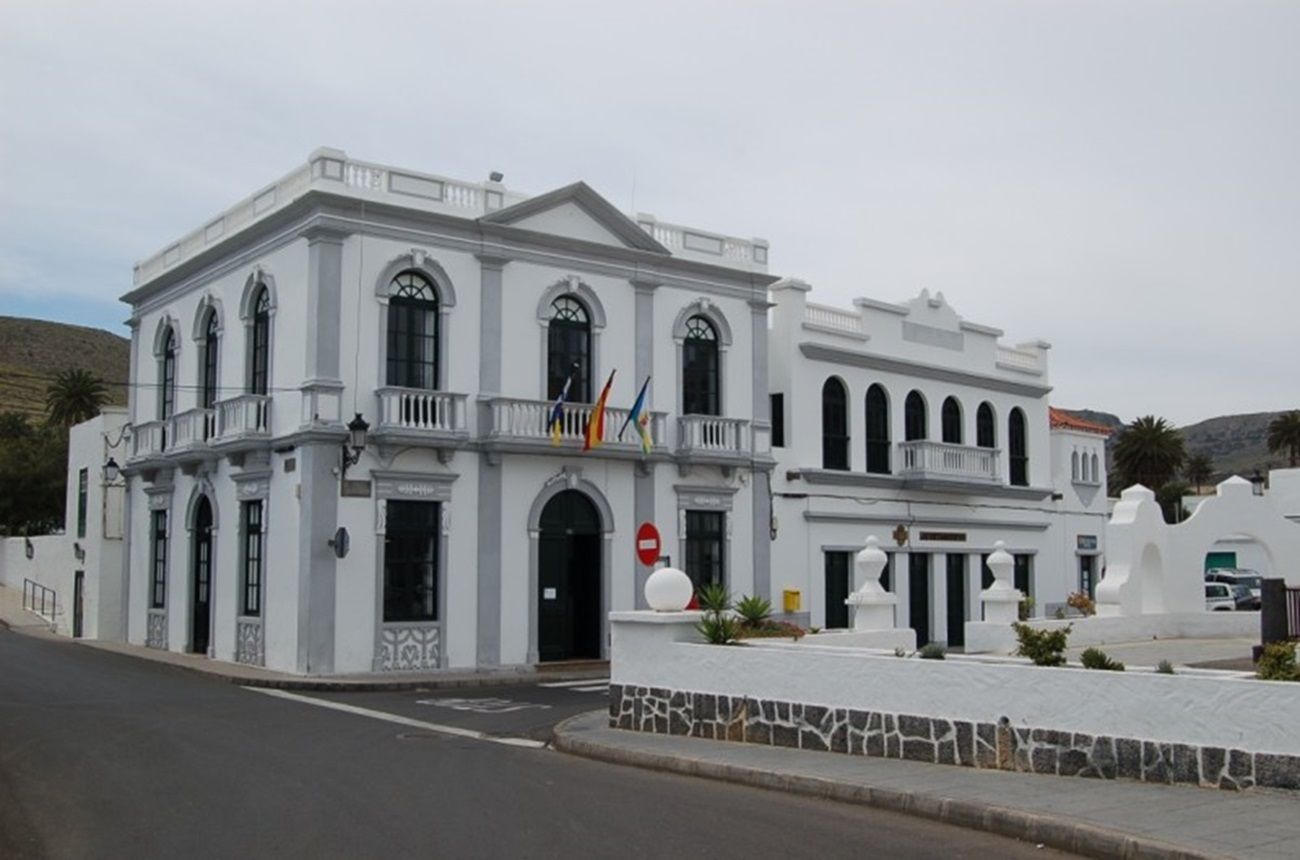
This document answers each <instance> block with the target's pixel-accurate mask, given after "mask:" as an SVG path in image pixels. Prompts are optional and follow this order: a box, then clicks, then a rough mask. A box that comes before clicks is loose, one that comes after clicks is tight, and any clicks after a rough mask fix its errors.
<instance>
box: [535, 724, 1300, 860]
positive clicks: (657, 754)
mask: <svg viewBox="0 0 1300 860" xmlns="http://www.w3.org/2000/svg"><path fill="white" fill-rule="evenodd" d="M555 733H556V734H555V737H556V739H555V743H556V747H557V748H559V749H561V750H563V751H566V752H572V753H576V754H579V755H586V756H589V757H592V758H599V759H603V760H606V761H614V762H618V763H622V764H632V765H638V766H642V767H649V768H652V769H657V770H667V771H672V772H677V773H689V774H693V775H696V776H706V777H712V778H715V779H722V780H726V781H729V782H739V783H744V784H749V785H758V786H762V787H765V788H776V789H783V790H786V791H791V792H794V793H799V794H812V795H816V796H820V797H830V798H834V799H837V800H846V801H850V802H857V803H865V804H867V805H871V806H880V807H884V808H888V809H894V810H898V811H905V812H909V813H911V814H915V815H922V816H925V817H928V818H934V819H938V820H940V821H945V822H948V823H954V824H961V825H963V826H966V827H972V828H975V829H980V830H988V831H991V832H995V833H1001V834H1003V835H1007V836H1015V837H1017V838H1023V839H1027V840H1031V841H1034V842H1039V843H1045V844H1047V845H1050V846H1052V847H1056V848H1062V849H1065V850H1069V851H1074V852H1076V853H1079V854H1084V855H1088V856H1093V857H1119V856H1123V857H1133V856H1142V857H1240V858H1251V860H1282V858H1290V860H1294V858H1296V857H1297V856H1300V798H1298V797H1296V796H1295V794H1292V793H1290V792H1269V791H1265V790H1254V791H1249V792H1242V793H1234V792H1227V791H1217V790H1213V789H1202V788H1193V787H1189V786H1153V785H1145V784H1142V783H1134V782H1117V781H1116V782H1111V781H1107V782H1103V781H1100V780H1092V779H1070V778H1064V777H1052V776H1040V775H1037V774H1021V773H1007V772H1003V771H990V770H974V769H970V768H962V767H953V766H948V765H932V764H922V763H919V762H911V761H901V760H893V759H877V758H859V757H852V756H845V755H834V754H831V753H820V752H806V751H800V750H791V749H784V748H781V747H763V746H756V745H753V744H740V743H728V742H725V741H709V740H702V739H698V738H686V737H678V736H669V735H653V734H645V733H640V732H629V731H623V730H619V729H611V728H609V725H608V716H607V715H606V714H605V713H603V712H596V713H591V714H584V715H582V716H579V717H575V718H573V719H571V720H568V721H566V722H564V723H561V724H560V725H559V726H557V727H556V729H555Z"/></svg>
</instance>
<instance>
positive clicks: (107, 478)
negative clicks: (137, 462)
mask: <svg viewBox="0 0 1300 860" xmlns="http://www.w3.org/2000/svg"><path fill="white" fill-rule="evenodd" d="M121 474H122V467H121V466H119V465H117V460H116V459H115V458H113V457H109V458H108V462H107V463H105V464H104V483H105V484H113V483H116V482H117V478H118V476H119V475H121Z"/></svg>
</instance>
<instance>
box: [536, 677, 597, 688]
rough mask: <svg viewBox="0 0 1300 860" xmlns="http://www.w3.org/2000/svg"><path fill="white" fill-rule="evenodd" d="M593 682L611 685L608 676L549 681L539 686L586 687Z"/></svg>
mask: <svg viewBox="0 0 1300 860" xmlns="http://www.w3.org/2000/svg"><path fill="white" fill-rule="evenodd" d="M591 684H604V685H605V686H609V679H608V678H586V679H585V680H582V681H548V682H547V683H545V684H538V685H537V686H539V687H586V686H589V685H591Z"/></svg>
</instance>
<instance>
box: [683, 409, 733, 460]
mask: <svg viewBox="0 0 1300 860" xmlns="http://www.w3.org/2000/svg"><path fill="white" fill-rule="evenodd" d="M677 447H678V449H680V450H682V451H692V452H699V451H707V452H712V453H722V454H735V455H742V456H747V455H748V454H749V453H750V451H751V450H752V446H751V440H750V432H749V422H748V421H746V420H745V419H743V418H722V417H720V416H717V415H683V416H681V417H680V418H678V419H677Z"/></svg>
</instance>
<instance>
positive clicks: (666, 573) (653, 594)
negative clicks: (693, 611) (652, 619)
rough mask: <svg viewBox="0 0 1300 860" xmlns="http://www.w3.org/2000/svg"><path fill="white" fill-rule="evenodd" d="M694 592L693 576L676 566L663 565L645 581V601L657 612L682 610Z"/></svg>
mask: <svg viewBox="0 0 1300 860" xmlns="http://www.w3.org/2000/svg"><path fill="white" fill-rule="evenodd" d="M693 594H695V586H693V585H691V578H690V577H689V576H687V575H686V572H685V571H682V570H678V569H677V568H675V567H661V568H659V569H658V570H656V571H655V572H654V573H652V574H650V577H649V579H647V580H646V581H645V602H646V603H647V604H648V605H649V606H650V608H651V609H653V610H655V611H656V612H681V611H682V610H683V609H685V608H686V604H688V603H690V602H691V596H692V595H693Z"/></svg>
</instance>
